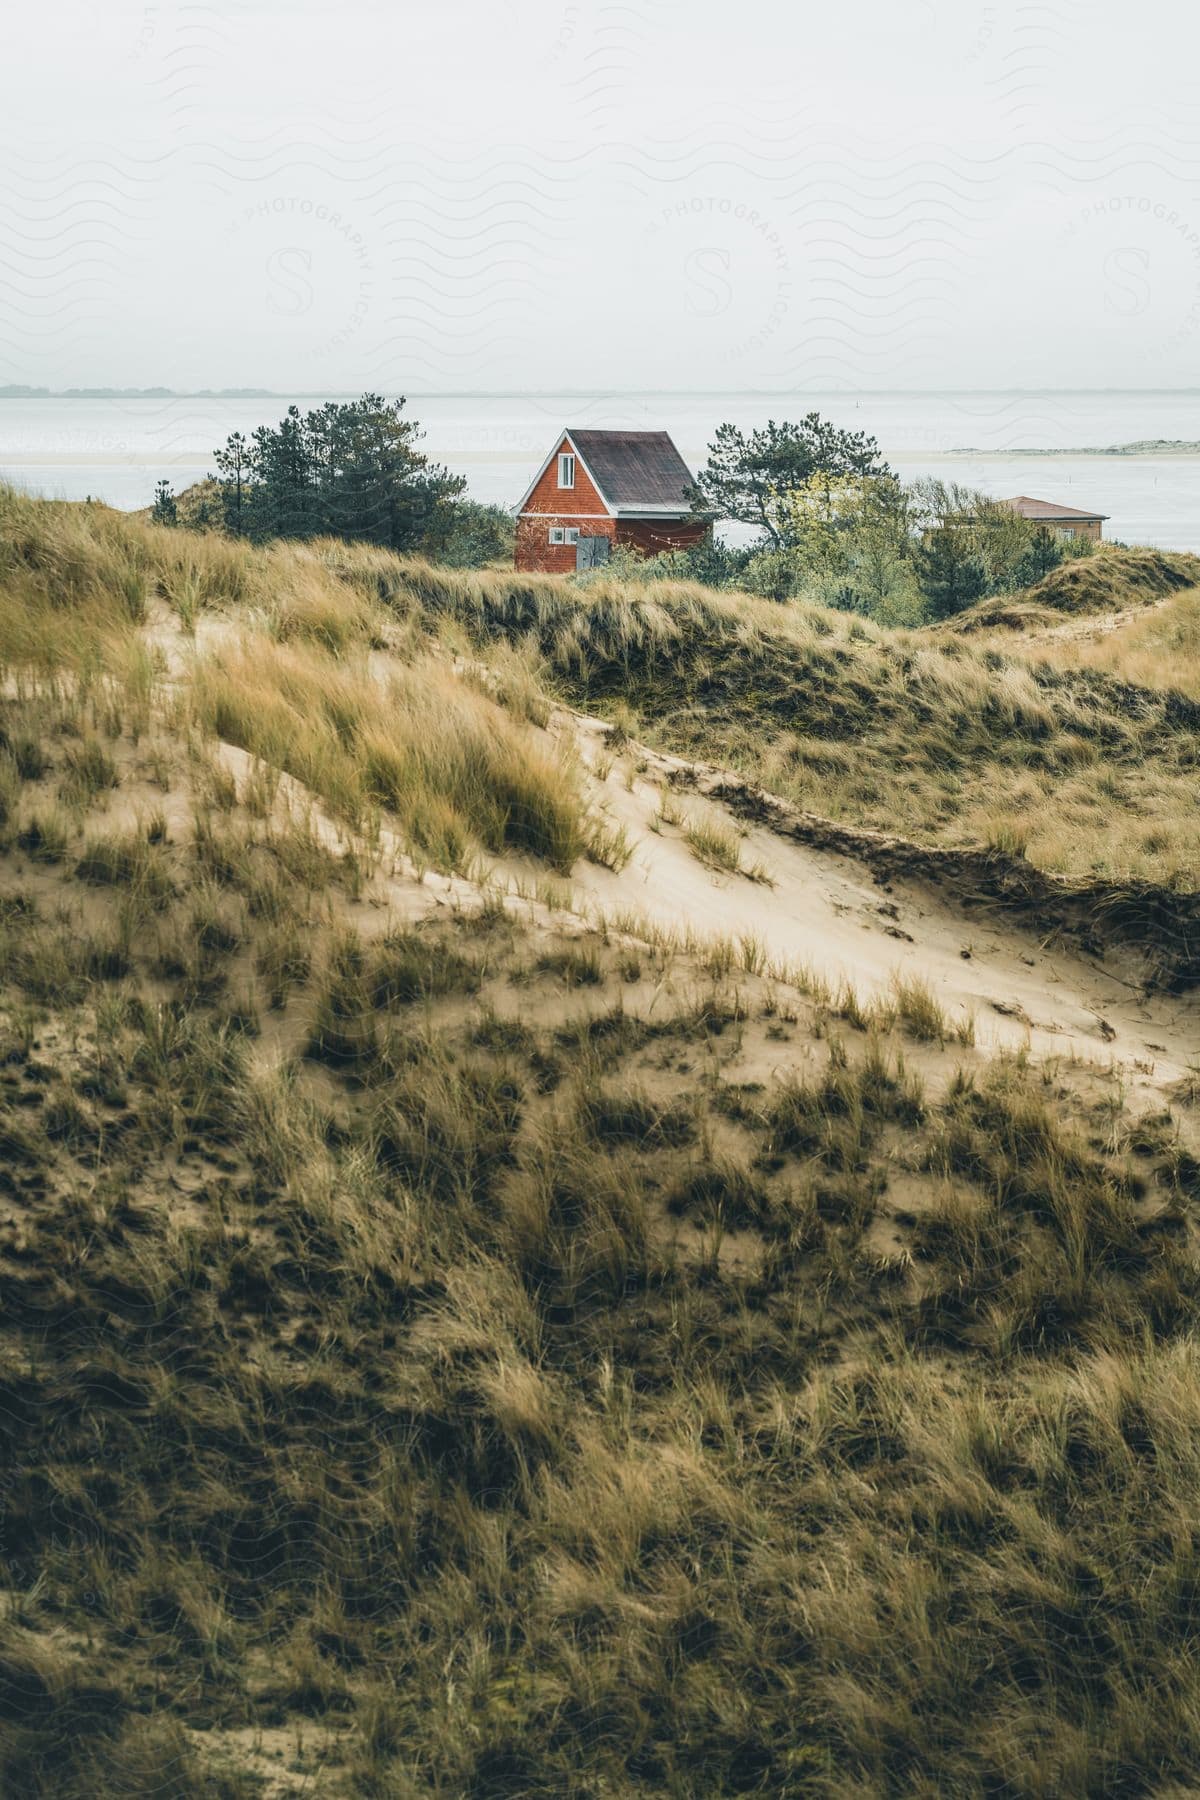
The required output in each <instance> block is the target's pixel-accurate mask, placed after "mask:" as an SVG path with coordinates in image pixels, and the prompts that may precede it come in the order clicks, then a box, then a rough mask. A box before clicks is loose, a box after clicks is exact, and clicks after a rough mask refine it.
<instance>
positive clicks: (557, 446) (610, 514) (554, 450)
mask: <svg viewBox="0 0 1200 1800" xmlns="http://www.w3.org/2000/svg"><path fill="white" fill-rule="evenodd" d="M564 444H570V446H571V455H572V456H573V457H574V458H575V461H576V462H577V463H578V465H579V467H580V468H581V469H582V470H583V472H584V474H585V475H586V476H587V478H588V480H589V481H590V482H591V484H592V486H593V487H594V488H595V490H596V492H597V493H598V494H599V496H600V498H601V499H602V500H603V502H604V504H605V506H607V507H608V511H607V512H606V513H588V514H586V515H583V514H580V517H584V516H586V517H587V518H590V519H592V518H597V519H614V518H616V512H615V511H614V509H613V505H612V502H611V501H610V500H609V498H608V495H607V494H606V493H605V492H604V489H603V488H602V487H601V486H600V483H599V482H598V481H597V480H596V477H595V476H594V475H593V474H592V471H591V470H590V469H589V468H588V466H587V463H586V462H585V461H584V459H583V457H582V456H580V454H579V451H578V450H577V449H576V447H575V441H574V439H573V438H572V436H571V434H570V432H569V431H565V430H564V431H560V432H559V434H558V436H557V437H556V438H555V440H554V443H553V444H552V445H551V448H550V454H549V456H548V457H547V458H546V460H545V462H544V463H543V464H542V466H541V468H540V469H539V470H538V472H537V474H536V475H535V476H534V478H533V480H532V481H531V482H530V484H529V486H528V487H527V488H526V489H525V492H524V493H523V494H522V495H521V499H520V501H519V503H518V505H517V511H518V513H523V512H524V511H525V508H526V507H527V506H528V504H529V501H530V498H531V497H532V494H533V490H534V488H535V487H536V486H537V484H538V482H539V481H540V480H541V479H542V476H543V475H544V474H545V473H546V470H547V469H548V468H549V467H550V464H551V463H552V462H553V461H554V459H555V457H556V456H557V455H558V453H559V451H560V450H561V449H562V447H563V445H564ZM561 491H562V492H563V493H564V494H569V493H572V492H573V491H574V490H573V489H571V488H563V489H562V490H561ZM537 516H538V517H539V518H542V517H544V516H545V515H544V514H542V513H539V514H538V515H537Z"/></svg>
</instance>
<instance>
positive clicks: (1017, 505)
mask: <svg viewBox="0 0 1200 1800" xmlns="http://www.w3.org/2000/svg"><path fill="white" fill-rule="evenodd" d="M1001 504H1002V505H1004V506H1011V507H1012V509H1013V511H1014V512H1019V513H1020V515H1021V517H1022V518H1023V519H1107V517H1108V514H1107V513H1102V512H1087V511H1085V510H1084V509H1083V508H1082V507H1079V506H1059V505H1057V504H1056V503H1055V502H1054V501H1053V500H1032V499H1030V497H1029V495H1028V494H1014V495H1013V497H1012V499H1011V500H1005V501H1002V502H1001Z"/></svg>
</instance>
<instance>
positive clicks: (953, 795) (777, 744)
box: [335, 559, 1200, 890]
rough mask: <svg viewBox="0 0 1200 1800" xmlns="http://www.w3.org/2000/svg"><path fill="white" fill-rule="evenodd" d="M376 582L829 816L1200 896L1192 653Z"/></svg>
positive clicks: (1199, 722)
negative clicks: (1093, 661)
mask: <svg viewBox="0 0 1200 1800" xmlns="http://www.w3.org/2000/svg"><path fill="white" fill-rule="evenodd" d="M335 560H336V559H335ZM341 572H342V573H343V574H344V575H349V574H350V571H349V569H347V568H345V567H343V568H342V570H341ZM354 579H355V580H356V585H359V584H362V583H363V582H364V573H363V571H362V567H361V564H360V565H359V573H358V575H357V577H354ZM367 579H368V580H369V579H370V577H367ZM374 582H375V584H376V586H377V591H378V592H379V593H380V594H381V595H382V596H383V597H384V598H385V599H386V602H387V604H388V605H389V606H390V607H391V608H393V609H395V610H396V611H397V612H398V614H399V616H401V617H404V618H406V619H409V620H413V621H419V620H423V619H429V618H433V619H437V620H449V621H452V622H453V623H454V624H456V625H457V626H459V627H461V628H462V629H464V630H465V632H466V633H467V636H468V639H469V641H470V642H471V644H472V645H474V646H479V645H490V644H495V643H497V642H501V643H505V644H507V645H509V646H512V647H514V648H516V649H519V650H520V651H522V652H524V653H532V654H534V655H536V656H537V657H539V658H541V659H543V660H544V664H545V667H546V670H547V673H548V677H549V679H550V680H551V681H552V683H553V684H554V686H555V689H556V691H557V692H559V693H561V694H563V695H564V696H566V697H567V698H568V699H570V701H571V702H572V703H573V704H576V705H579V706H582V707H585V708H590V709H593V710H596V711H599V712H601V713H603V714H605V716H608V717H611V718H614V719H616V720H618V721H619V722H620V723H621V724H622V725H623V726H624V727H626V728H627V729H628V730H629V731H630V732H631V733H633V734H634V735H636V736H640V737H645V738H648V739H650V740H652V741H654V742H655V743H657V744H659V745H661V746H662V747H664V748H667V749H670V750H673V751H677V752H679V753H681V754H684V755H687V756H690V757H697V758H701V759H704V760H706V761H710V762H714V763H718V764H721V765H723V766H727V767H730V768H734V769H737V770H738V771H740V772H741V773H743V774H745V775H747V776H749V777H751V778H752V779H753V780H755V781H756V782H758V783H760V784H762V785H763V786H765V787H766V788H768V789H769V790H770V791H771V792H773V793H776V794H778V795H780V796H781V797H783V798H784V799H786V800H789V801H791V802H794V803H795V804H798V805H800V806H803V807H807V808H809V809H811V810H812V811H814V812H816V813H819V814H821V815H822V816H823V817H826V818H832V819H834V820H838V821H841V822H843V823H845V824H847V825H852V826H866V827H869V828H872V829H876V830H883V831H894V830H900V831H901V832H902V833H903V834H904V835H905V836H908V837H911V838H913V839H914V840H916V841H918V842H921V843H930V844H933V843H943V844H944V843H947V842H955V843H973V844H983V845H985V846H992V847H995V848H996V849H997V850H1000V851H1004V852H1012V851H1016V852H1018V853H1022V854H1024V855H1025V856H1027V857H1028V858H1029V859H1030V860H1031V861H1032V862H1033V863H1035V864H1036V865H1037V866H1038V867H1040V868H1043V869H1046V870H1050V871H1053V872H1055V873H1059V874H1062V875H1065V876H1068V877H1071V878H1074V879H1078V880H1083V879H1090V878H1092V877H1095V876H1104V877H1109V876H1112V877H1116V878H1118V879H1134V880H1145V881H1149V882H1152V883H1158V884H1167V885H1179V886H1182V887H1184V888H1186V889H1190V890H1194V889H1196V888H1197V887H1198V886H1200V849H1198V842H1197V833H1196V830H1195V792H1196V772H1197V730H1198V727H1200V709H1198V707H1197V704H1196V700H1195V698H1194V696H1193V695H1192V694H1188V693H1186V692H1185V691H1183V690H1184V689H1186V687H1187V686H1188V685H1189V669H1191V670H1194V669H1195V667H1196V657H1195V651H1194V649H1193V651H1192V653H1191V655H1190V656H1185V657H1184V658H1182V659H1177V660H1176V662H1175V665H1174V667H1171V666H1165V667H1162V668H1160V669H1159V670H1158V671H1157V677H1158V678H1157V679H1156V680H1155V681H1154V683H1153V684H1152V685H1144V686H1143V685H1138V684H1135V683H1134V682H1131V681H1128V680H1126V679H1124V678H1123V677H1122V675H1121V673H1120V672H1119V670H1116V669H1106V670H1103V671H1101V670H1097V669H1092V668H1086V667H1082V666H1079V665H1075V664H1072V663H1071V662H1070V661H1069V660H1064V659H1059V660H1057V661H1051V660H1048V659H1042V658H1038V657H1037V656H1036V655H1034V654H1022V653H1021V652H1020V651H1019V649H1018V650H1015V651H1009V652H1005V651H1001V650H999V649H997V648H995V647H993V646H992V645H991V644H976V643H973V642H971V641H969V640H966V641H964V640H958V639H953V638H951V639H949V640H935V639H932V638H931V637H929V636H928V635H926V634H925V633H922V632H919V631H918V632H888V631H885V630H883V629H882V628H880V627H877V626H875V625H872V624H870V623H869V622H867V621H865V620H863V619H860V618H858V617H856V616H854V615H849V614H845V613H837V612H831V611H828V610H825V609H823V608H819V607H813V606H804V605H795V606H789V607H781V606H777V605H775V604H773V603H771V602H766V601H757V602H756V601H751V600H749V599H747V598H746V597H745V596H734V595H723V594H714V593H712V592H710V591H709V590H706V589H704V588H700V587H692V586H687V585H678V586H672V585H671V584H668V583H655V584H653V586H647V587H644V588H642V589H640V590H639V589H636V588H632V587H630V586H629V585H628V584H626V585H625V586H624V587H622V586H619V585H617V584H608V583H604V582H599V583H595V584H592V585H589V586H587V587H586V588H579V587H574V586H572V585H570V584H565V583H562V582H560V581H556V580H554V579H553V578H548V577H541V578H538V577H529V576H500V575H496V574H492V573H487V574H481V575H468V574H462V573H459V572H457V571H446V570H440V569H435V568H432V567H430V566H428V565H421V564H409V565H407V566H394V567H393V568H392V569H390V570H389V569H386V568H384V567H383V566H379V567H377V568H376V570H375V571H374Z"/></svg>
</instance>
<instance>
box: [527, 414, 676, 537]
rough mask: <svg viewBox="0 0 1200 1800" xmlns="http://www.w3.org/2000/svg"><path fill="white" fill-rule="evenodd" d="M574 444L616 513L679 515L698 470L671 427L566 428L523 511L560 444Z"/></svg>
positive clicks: (608, 506) (670, 516)
mask: <svg viewBox="0 0 1200 1800" xmlns="http://www.w3.org/2000/svg"><path fill="white" fill-rule="evenodd" d="M564 442H567V443H569V444H570V445H571V447H572V449H573V450H574V451H575V453H576V455H577V456H578V457H579V460H580V462H581V463H582V464H583V466H584V469H585V470H586V471H587V473H588V475H589V476H590V477H591V479H592V482H593V484H594V486H595V487H596V489H597V491H598V492H599V494H600V498H601V499H602V500H603V501H604V504H605V505H606V506H607V508H608V510H609V512H610V513H612V514H614V515H616V514H618V513H626V514H631V515H634V516H637V515H639V514H640V515H649V516H650V517H652V518H679V517H681V516H682V515H684V514H690V512H691V510H692V508H691V503H690V502H689V500H688V498H687V491H686V490H687V489H688V488H689V487H691V486H692V483H693V481H694V479H695V478H694V476H693V475H692V472H691V470H690V469H689V468H688V466H687V464H686V463H685V462H684V460H683V458H682V456H680V454H679V452H678V450H677V449H676V448H675V445H674V444H673V443H672V442H671V438H670V434H669V433H668V432H665V431H586V430H585V431H572V430H567V431H565V432H562V433H561V434H560V435H559V436H558V437H557V438H556V439H555V440H554V447H553V449H552V450H551V451H550V455H549V456H548V457H547V458H546V460H545V462H544V463H543V464H542V466H541V468H540V469H539V470H538V472H537V474H536V475H535V476H534V478H533V480H532V481H531V482H530V484H529V487H528V488H527V489H526V491H525V496H524V498H523V499H522V501H521V504H520V506H519V507H518V508H517V510H518V512H520V511H522V510H523V509H524V507H525V505H526V503H527V502H528V500H529V497H530V495H531V494H532V493H533V491H534V489H535V488H536V487H537V484H538V482H539V481H540V480H541V479H542V476H543V475H544V474H545V473H546V470H547V469H548V468H549V467H550V464H551V461H552V460H553V457H554V454H555V451H557V449H558V447H559V445H560V444H562V443H564Z"/></svg>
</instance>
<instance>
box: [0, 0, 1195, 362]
mask: <svg viewBox="0 0 1200 1800" xmlns="http://www.w3.org/2000/svg"><path fill="white" fill-rule="evenodd" d="M9 10H10V13H11V14H12V15H13V17H12V19H11V21H10V22H9V23H8V24H7V25H6V26H5V32H6V38H5V42H4V45H3V55H2V56H0V137H2V139H3V144H4V161H5V165H6V166H5V169H4V171H3V175H4V179H3V183H2V187H0V240H2V252H0V383H3V382H6V381H28V382H35V383H43V384H46V385H49V386H53V387H58V386H65V385H99V384H113V385H117V384H120V385H138V386H142V385H150V384H162V385H166V386H171V387H176V388H188V387H196V386H204V387H225V386H236V385H247V386H248V385H255V386H264V387H270V388H274V389H278V390H281V391H289V390H290V391H294V392H312V391H314V390H358V389H361V388H363V387H365V386H370V387H377V388H381V389H384V390H385V391H396V390H397V389H402V390H406V391H408V392H410V393H414V394H417V393H421V392H427V391H430V390H439V391H444V390H454V391H463V392H472V391H479V390H510V389H516V390H531V389H532V390H559V391H563V390H572V389H579V388H601V389H645V388H647V387H661V388H686V389H696V390H707V389H726V390H729V389H742V388H762V389H767V390H794V389H799V388H822V387H824V388H830V387H838V388H841V387H860V388H878V387H902V388H903V387H912V388H922V387H925V388H927V387H975V386H983V387H989V388H1001V387H1020V386H1043V385H1049V386H1060V387H1104V386H1124V387H1146V386H1160V387H1175V386H1189V385H1190V386H1200V9H1197V8H1196V7H1195V6H1194V5H1184V4H1182V3H1178V4H1167V3H1166V0H1148V3H1147V0H1142V3H1141V4H1139V5H1137V6H1131V5H1129V4H1128V0H1120V3H1118V0H1089V3H1088V4H1084V0H1053V3H1052V4H1036V3H1035V4H1032V5H1030V4H1021V5H1009V6H999V5H990V4H982V3H981V0H955V3H953V4H952V3H951V0H938V4H936V5H935V4H931V3H930V0H865V3H862V4H854V5H846V4H842V5H836V4H830V5H829V6H815V5H812V4H807V3H802V4H799V5H796V4H788V3H785V0H739V3H737V4H721V5H718V4H716V3H715V0H688V4H686V5H685V4H683V0H613V3H611V4H595V3H589V0H578V3H575V0H428V3H425V4H419V5H418V4H413V3H412V0H407V3H406V0H399V3H397V0H340V3H339V4H338V5H336V6H335V5H333V4H327V5H322V6H317V5H315V4H312V3H311V0H287V4H286V5H285V4H283V3H282V0H275V3H272V0H240V3H238V4H234V3H232V0H217V3H215V4H213V3H209V0H195V3H189V4H183V3H180V0H163V3H162V4H157V5H156V4H129V3H128V0H105V3H104V5H103V6H97V5H96V4H95V0H92V3H90V4H84V3H83V0H59V3H58V4H57V5H54V6H49V5H41V6H29V5H25V6H21V7H13V8H11V9H9Z"/></svg>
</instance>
